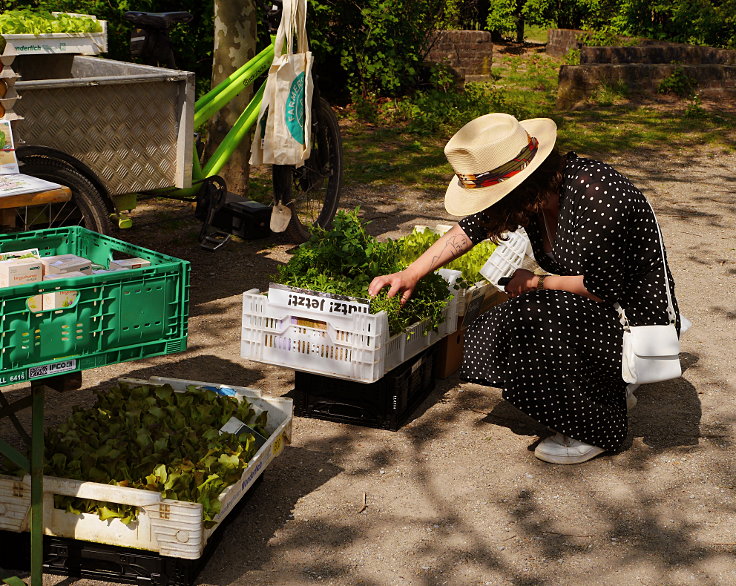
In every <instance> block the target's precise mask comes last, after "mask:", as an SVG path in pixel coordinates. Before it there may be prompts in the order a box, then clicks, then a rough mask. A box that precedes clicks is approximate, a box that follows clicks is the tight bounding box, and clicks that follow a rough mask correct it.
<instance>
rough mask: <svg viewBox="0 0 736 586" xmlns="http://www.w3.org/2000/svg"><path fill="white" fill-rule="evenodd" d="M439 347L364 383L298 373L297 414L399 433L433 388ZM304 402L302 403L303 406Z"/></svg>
mask: <svg viewBox="0 0 736 586" xmlns="http://www.w3.org/2000/svg"><path fill="white" fill-rule="evenodd" d="M437 348H438V346H437V344H435V345H434V346H432V347H431V348H429V349H427V350H425V351H424V352H423V353H421V354H419V355H418V356H415V357H414V358H412V359H410V360H408V361H407V362H405V363H403V364H401V365H399V366H397V367H396V368H394V369H393V370H391V371H389V372H388V373H386V374H385V375H384V376H383V378H381V379H379V380H377V381H376V382H373V383H369V384H365V383H359V382H354V381H349V380H343V379H336V378H331V377H327V376H322V375H319V374H312V373H309V372H300V371H297V372H296V373H295V376H294V387H295V391H296V392H297V393H300V394H301V395H302V399H301V402H300V401H298V400H297V401H296V402H295V406H296V407H297V410H298V413H297V414H298V415H302V416H303V417H312V418H315V419H325V420H328V421H336V422H338V423H352V424H355V425H363V426H366V427H377V428H379V429H389V430H391V431H396V430H398V429H399V428H400V427H401V426H402V425H403V424H404V423H406V421H407V419H408V418H409V416H410V415H411V414H412V413H413V412H414V410H415V409H416V408H417V407H418V406H419V404H420V403H421V402H422V401H423V400H424V399H426V398H427V395H429V393H430V392H431V391H432V389H433V388H434V383H435V376H434V366H435V360H436V356H437ZM300 403H301V404H300Z"/></svg>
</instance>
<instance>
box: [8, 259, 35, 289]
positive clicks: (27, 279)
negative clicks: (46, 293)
mask: <svg viewBox="0 0 736 586" xmlns="http://www.w3.org/2000/svg"><path fill="white" fill-rule="evenodd" d="M42 279H43V265H42V264H41V261H40V260H38V259H37V258H11V259H8V260H2V261H0V287H16V286H18V285H27V284H28V283H38V282H39V281H41V280H42Z"/></svg>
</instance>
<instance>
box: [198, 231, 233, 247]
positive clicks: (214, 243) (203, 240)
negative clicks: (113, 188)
mask: <svg viewBox="0 0 736 586" xmlns="http://www.w3.org/2000/svg"><path fill="white" fill-rule="evenodd" d="M230 237H231V234H227V233H225V232H212V233H210V234H205V235H204V236H201V237H200V239H199V246H200V247H202V248H204V249H205V250H209V251H210V252H214V251H215V250H217V249H218V248H220V247H221V246H222V245H223V244H225V243H227V242H228V241H229V240H230Z"/></svg>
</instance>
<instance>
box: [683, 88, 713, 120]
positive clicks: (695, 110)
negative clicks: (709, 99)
mask: <svg viewBox="0 0 736 586" xmlns="http://www.w3.org/2000/svg"><path fill="white" fill-rule="evenodd" d="M685 117H686V118H707V117H708V112H706V111H705V109H704V108H703V102H702V100H701V99H700V94H698V93H697V92H696V93H694V94H693V95H692V97H691V98H690V102H689V103H688V105H687V106H686V107H685Z"/></svg>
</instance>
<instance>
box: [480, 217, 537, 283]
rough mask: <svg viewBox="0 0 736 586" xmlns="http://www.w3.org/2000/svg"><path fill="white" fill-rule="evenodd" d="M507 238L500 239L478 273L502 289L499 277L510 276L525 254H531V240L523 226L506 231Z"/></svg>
mask: <svg viewBox="0 0 736 586" xmlns="http://www.w3.org/2000/svg"><path fill="white" fill-rule="evenodd" d="M505 236H506V237H507V240H501V241H499V243H498V246H497V247H496V250H494V251H493V254H491V256H490V258H489V259H488V260H487V261H486V264H484V265H483V267H482V268H481V269H480V274H481V275H483V276H484V277H485V278H486V279H488V281H490V282H491V283H492V284H493V285H494V286H495V287H497V288H498V289H501V290H503V287H502V286H501V285H499V283H498V281H499V279H502V278H504V277H510V276H512V275H513V274H514V271H516V269H518V268H519V267H521V265H522V263H523V262H524V257H525V256H532V247H531V242H529V236H527V233H526V231H525V230H524V229H523V228H519V229H518V230H516V232H507V233H506V235H505Z"/></svg>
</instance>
